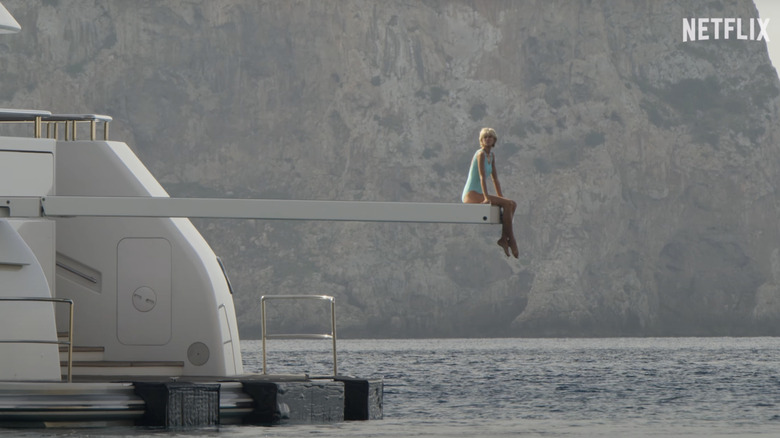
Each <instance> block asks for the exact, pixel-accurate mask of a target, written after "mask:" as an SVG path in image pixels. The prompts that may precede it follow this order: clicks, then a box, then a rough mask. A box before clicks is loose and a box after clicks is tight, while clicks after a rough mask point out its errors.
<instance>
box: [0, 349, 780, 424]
mask: <svg viewBox="0 0 780 438" xmlns="http://www.w3.org/2000/svg"><path fill="white" fill-rule="evenodd" d="M330 347H331V344H330V342H329V341H268V342H267V359H266V362H267V367H268V372H269V373H274V374H276V373H309V374H311V375H322V374H332V372H333V368H332V367H333V359H332V355H331V350H330ZM242 349H243V352H244V362H245V371H247V372H261V371H262V350H261V343H260V342H259V341H242ZM337 353H338V371H339V373H340V374H345V375H354V376H359V377H383V378H384V419H382V420H375V421H365V422H363V421H361V422H343V423H337V424H326V425H281V426H273V427H256V426H223V427H221V428H219V429H206V430H196V431H187V432H181V431H180V432H175V431H167V432H166V431H149V430H145V429H137V428H136V429H111V430H99V429H97V430H86V431H85V430H71V431H59V432H54V431H52V432H45V434H47V435H50V436H55V435H56V436H65V435H67V436H94V437H97V436H113V437H116V436H133V437H139V436H144V437H145V436H154V437H165V438H168V437H181V436H203V437H206V436H209V437H211V436H214V437H234V436H235V437H318V438H319V437H322V438H326V437H344V436H349V437H510V436H520V437H602V436H615V437H648V436H657V437H667V436H681V437H713V436H723V437H725V436H729V437H734V436H767V437H769V436H780V338H605V339H419V340H409V339H404V340H380V339H377V340H339V341H338V344H337ZM6 432H7V431H6ZM16 432H17V433H20V434H22V436H36V435H29V433H31V432H32V431H27V432H23V431H16ZM3 433H4V432H1V431H0V435H1V434H3Z"/></svg>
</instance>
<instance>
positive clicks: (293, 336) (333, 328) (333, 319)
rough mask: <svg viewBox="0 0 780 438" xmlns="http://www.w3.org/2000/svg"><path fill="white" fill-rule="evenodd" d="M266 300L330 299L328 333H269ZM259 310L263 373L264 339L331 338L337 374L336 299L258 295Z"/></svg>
mask: <svg viewBox="0 0 780 438" xmlns="http://www.w3.org/2000/svg"><path fill="white" fill-rule="evenodd" d="M268 300H325V301H330V333H325V334H307V333H296V334H274V335H269V334H268V331H267V330H266V317H265V302H266V301H268ZM260 312H261V318H262V320H263V321H262V322H263V323H262V327H263V336H262V338H263V374H268V373H267V368H266V360H265V357H266V354H265V353H266V351H265V340H266V339H332V340H333V375H334V376H337V375H338V365H337V362H336V301H335V299H334V298H333V297H331V296H328V295H263V296H262V297H260Z"/></svg>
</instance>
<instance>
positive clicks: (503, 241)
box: [496, 237, 509, 257]
mask: <svg viewBox="0 0 780 438" xmlns="http://www.w3.org/2000/svg"><path fill="white" fill-rule="evenodd" d="M496 243H497V244H498V246H500V247H501V248H504V253H506V256H507V257H509V241H508V240H506V239H504V238H503V237H502V238H500V239H498V242H496Z"/></svg>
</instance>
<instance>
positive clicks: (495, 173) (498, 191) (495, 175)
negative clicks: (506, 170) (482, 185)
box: [483, 155, 504, 198]
mask: <svg viewBox="0 0 780 438" xmlns="http://www.w3.org/2000/svg"><path fill="white" fill-rule="evenodd" d="M491 176H492V178H493V185H494V186H496V194H497V195H498V196H500V197H502V198H503V197H504V193H503V192H502V191H501V182H500V181H499V180H498V170H496V156H495V155H493V173H492V175H491ZM483 190H484V189H483Z"/></svg>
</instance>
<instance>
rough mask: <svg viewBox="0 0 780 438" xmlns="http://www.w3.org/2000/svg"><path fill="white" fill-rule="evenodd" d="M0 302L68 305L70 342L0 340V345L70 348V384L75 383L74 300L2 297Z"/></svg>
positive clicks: (58, 362) (58, 360)
mask: <svg viewBox="0 0 780 438" xmlns="http://www.w3.org/2000/svg"><path fill="white" fill-rule="evenodd" d="M0 301H17V302H44V303H55V304H56V303H65V304H68V306H69V307H68V308H69V312H68V340H67V341H60V340H59V339H58V340H56V341H46V340H43V339H0V344H55V345H67V346H68V383H72V382H73V300H71V299H70V298H44V297H0ZM59 354H60V353H59V349H58V350H57V367H58V368H59V366H60V359H59Z"/></svg>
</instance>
